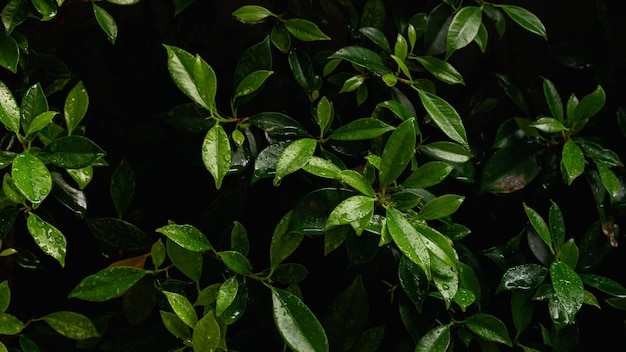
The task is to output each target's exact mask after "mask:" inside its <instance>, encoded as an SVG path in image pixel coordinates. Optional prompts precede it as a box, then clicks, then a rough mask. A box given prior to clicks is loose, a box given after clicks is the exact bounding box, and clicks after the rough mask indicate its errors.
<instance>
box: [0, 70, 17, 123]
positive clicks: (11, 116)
mask: <svg viewBox="0 0 626 352" xmlns="http://www.w3.org/2000/svg"><path fill="white" fill-rule="evenodd" d="M0 121H2V123H3V124H4V126H5V127H6V128H7V129H8V130H9V131H13V132H15V133H19V131H20V108H19V106H18V105H17V102H16V101H15V98H13V93H11V91H10V90H9V87H7V86H6V85H5V84H4V83H3V82H2V81H0Z"/></svg>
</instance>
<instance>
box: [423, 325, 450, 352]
mask: <svg viewBox="0 0 626 352" xmlns="http://www.w3.org/2000/svg"><path fill="white" fill-rule="evenodd" d="M450 340H451V337H450V326H448V325H439V326H437V327H435V328H433V329H431V330H429V331H428V332H427V333H426V334H424V336H422V337H421V338H420V340H419V341H418V342H417V346H415V352H445V351H447V350H448V346H450Z"/></svg>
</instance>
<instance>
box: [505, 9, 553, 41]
mask: <svg viewBox="0 0 626 352" xmlns="http://www.w3.org/2000/svg"><path fill="white" fill-rule="evenodd" d="M499 7H500V8H501V9H502V10H503V11H504V12H505V13H506V14H507V15H508V16H509V17H511V19H512V20H513V21H515V22H516V23H517V24H519V25H520V26H521V27H522V28H524V29H525V30H527V31H529V32H531V33H534V34H537V35H539V36H541V37H543V39H545V40H548V35H547V33H546V28H545V27H544V25H543V23H541V20H540V19H539V18H538V17H537V16H536V15H535V14H533V13H532V12H530V11H528V10H526V9H525V8H523V7H520V6H514V5H500V6H499Z"/></svg>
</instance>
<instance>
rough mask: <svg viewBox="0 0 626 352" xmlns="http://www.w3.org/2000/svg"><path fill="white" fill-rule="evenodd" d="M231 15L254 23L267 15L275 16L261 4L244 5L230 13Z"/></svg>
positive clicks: (248, 22)
mask: <svg viewBox="0 0 626 352" xmlns="http://www.w3.org/2000/svg"><path fill="white" fill-rule="evenodd" d="M232 15H233V16H234V17H235V18H236V19H237V20H238V21H241V22H243V23H246V24H255V23H258V22H261V21H263V20H264V19H266V18H268V17H275V16H276V15H275V14H273V13H272V12H271V11H270V10H268V9H266V8H265V7H262V6H257V5H245V6H242V7H240V8H238V9H237V10H235V12H233V13H232Z"/></svg>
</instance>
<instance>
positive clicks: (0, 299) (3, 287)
mask: <svg viewBox="0 0 626 352" xmlns="http://www.w3.org/2000/svg"><path fill="white" fill-rule="evenodd" d="M10 302H11V289H9V282H8V281H7V280H4V281H2V282H1V283H0V313H4V312H6V310H7V309H8V308H9V303H10Z"/></svg>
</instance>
